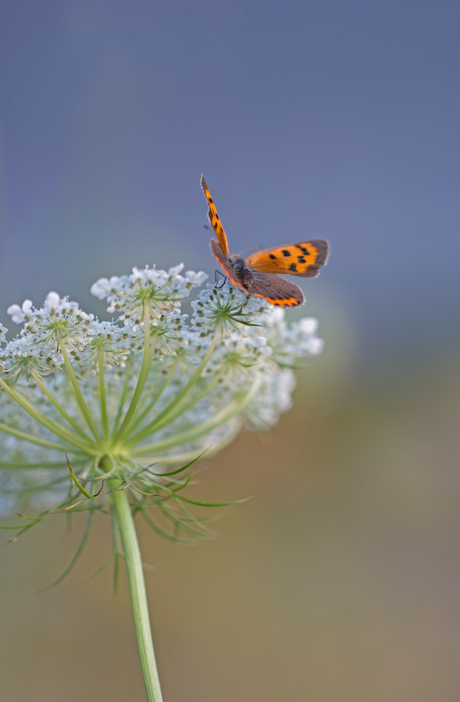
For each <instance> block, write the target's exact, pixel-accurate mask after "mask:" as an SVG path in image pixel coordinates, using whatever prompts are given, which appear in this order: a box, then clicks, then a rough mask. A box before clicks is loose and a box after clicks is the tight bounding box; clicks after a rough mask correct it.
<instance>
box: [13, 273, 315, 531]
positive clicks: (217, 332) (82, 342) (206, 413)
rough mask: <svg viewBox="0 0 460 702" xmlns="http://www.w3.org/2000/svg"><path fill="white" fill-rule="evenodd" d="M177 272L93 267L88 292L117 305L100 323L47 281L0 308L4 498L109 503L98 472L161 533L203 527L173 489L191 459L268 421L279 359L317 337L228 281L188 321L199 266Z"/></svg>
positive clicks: (283, 361) (288, 358)
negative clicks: (100, 272) (95, 275)
mask: <svg viewBox="0 0 460 702" xmlns="http://www.w3.org/2000/svg"><path fill="white" fill-rule="evenodd" d="M182 270H183V266H182V265H179V266H175V267H174V268H170V269H169V271H163V270H157V269H156V268H155V267H152V268H148V267H146V268H144V269H142V270H140V269H137V268H134V269H133V271H132V273H131V275H124V276H113V277H112V278H110V279H107V278H100V279H99V280H98V281H97V282H96V283H94V285H93V286H92V288H91V291H92V293H93V294H94V295H95V296H96V297H98V298H99V299H106V300H107V302H108V305H109V307H108V309H109V311H110V312H112V313H115V314H116V315H117V319H115V320H113V321H110V322H100V321H99V320H98V319H97V318H95V317H94V315H92V314H87V313H86V312H84V311H82V310H81V309H80V308H79V306H78V304H77V303H75V302H70V301H69V300H68V298H66V297H64V298H61V297H60V296H59V295H58V294H57V293H55V292H51V293H49V294H48V296H47V297H46V300H45V302H44V304H43V306H42V307H41V308H38V309H36V308H35V307H34V306H33V305H32V302H31V301H30V300H26V301H25V302H24V303H23V305H22V306H19V305H12V306H11V307H10V308H9V309H8V313H9V314H10V315H11V317H12V320H13V322H15V323H16V324H21V325H22V329H21V332H20V334H19V335H18V336H17V337H16V338H15V339H13V340H12V341H9V342H7V343H5V335H4V332H5V329H4V327H2V326H1V325H0V341H2V344H3V345H2V346H1V347H0V442H1V449H2V466H3V467H4V468H3V469H2V476H3V477H2V478H1V481H2V482H1V483H0V486H2V487H3V491H4V494H5V495H6V497H7V498H8V500H11V499H13V498H14V497H16V498H18V499H19V497H21V496H23V495H24V494H28V495H30V496H33V500H35V504H37V500H38V497H37V495H40V507H41V508H43V506H44V505H45V504H48V505H49V506H50V507H51V511H49V512H47V513H45V516H49V515H51V514H54V513H55V512H56V511H73V510H77V511H81V510H83V509H88V510H90V511H91V510H94V509H96V508H97V509H100V510H101V511H107V512H108V513H109V512H110V504H111V497H110V495H111V491H110V490H107V489H102V488H101V485H103V481H106V480H107V479H108V480H109V481H112V482H111V483H110V484H111V485H112V488H111V489H112V490H113V489H127V490H128V491H129V493H130V495H131V500H132V505H133V509H135V510H137V511H139V512H141V514H143V515H144V516H145V518H146V519H147V520H148V521H149V523H150V524H152V525H154V528H156V529H157V530H159V531H160V532H161V533H163V534H167V531H166V530H165V526H163V525H160V523H159V521H157V518H159V520H160V521H161V519H163V520H169V521H170V522H172V523H173V531H172V534H173V536H171V534H170V536H171V538H176V537H177V533H178V530H179V531H180V530H182V531H185V532H187V533H195V532H196V533H201V534H203V533H204V532H203V529H202V527H201V526H200V523H199V521H197V520H196V518H195V517H192V516H190V513H189V507H188V506H187V505H189V503H190V502H192V503H193V501H191V500H189V499H188V498H185V497H184V495H183V493H182V490H183V488H185V487H186V485H187V484H188V482H189V481H190V478H191V473H190V470H191V466H192V464H194V461H195V460H196V459H197V458H198V457H199V456H200V455H201V454H202V453H203V452H204V451H207V450H209V451H210V452H216V451H218V450H219V449H220V448H221V447H222V446H224V445H225V444H226V443H228V442H229V441H231V440H232V439H233V437H234V436H235V435H236V433H237V432H238V431H239V430H240V428H241V427H242V426H243V425H246V426H249V427H253V428H257V429H262V428H267V427H269V426H271V425H273V424H274V423H275V422H276V421H277V419H278V417H279V415H280V413H282V412H285V411H286V410H287V409H289V407H290V404H291V392H292V390H293V388H294V385H295V377H294V374H293V371H292V369H291V367H292V366H293V365H294V364H296V363H298V361H299V360H301V359H305V358H307V357H309V356H312V355H315V354H317V353H319V352H320V351H321V348H322V342H321V341H320V340H319V339H318V338H317V336H316V328H317V322H316V320H313V319H311V318H305V319H301V320H300V321H298V322H295V323H294V324H291V325H288V324H287V322H286V319H285V314H284V311H283V310H280V309H276V308H274V307H272V306H270V305H269V304H268V303H266V302H265V301H264V300H261V299H259V298H255V297H252V296H247V295H245V294H244V293H243V292H242V291H241V290H239V289H238V288H235V287H232V286H231V285H228V284H227V285H224V286H223V287H222V288H220V289H219V288H217V287H216V286H212V285H207V287H206V288H205V289H204V290H203V291H202V292H200V293H199V295H198V296H197V297H196V299H195V300H193V301H192V310H193V312H192V317H191V320H190V322H188V318H187V315H185V314H183V313H182V312H181V302H182V300H184V299H185V298H186V297H188V295H189V294H190V292H191V290H192V289H193V288H194V287H196V286H198V285H201V284H202V283H203V282H204V280H205V279H206V275H205V274H204V273H200V272H199V273H195V272H193V271H188V272H185V273H183V272H182ZM66 456H68V462H67V458H66ZM175 465H176V466H177V465H179V466H181V467H180V468H174V466H175ZM69 471H70V473H69ZM69 480H70V489H67V486H68V482H69ZM113 481H115V483H113ZM114 484H115V486H118V487H115V488H114V487H113V485H114ZM85 486H86V487H85ZM66 490H67V492H65V491H66ZM82 492H83V495H84V496H85V499H84V500H81V493H82ZM77 497H78V499H77ZM3 504H6V503H3ZM8 504H9V502H8ZM53 505H54V506H53ZM95 505H96V506H95ZM149 505H150V506H152V507H153V508H154V509H155V510H156V512H155V514H156V516H152V515H151V514H150V513H149V512H148V508H149ZM42 518H44V517H43V516H40V517H37V518H36V521H40V520H41V519H42ZM191 520H192V521H191ZM193 520H194V521H193ZM195 535H196V534H195ZM177 538H178V537H177Z"/></svg>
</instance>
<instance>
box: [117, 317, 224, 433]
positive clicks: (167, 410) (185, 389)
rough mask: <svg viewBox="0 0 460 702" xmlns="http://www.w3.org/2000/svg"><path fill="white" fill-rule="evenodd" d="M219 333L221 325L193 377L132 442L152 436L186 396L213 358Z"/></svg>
mask: <svg viewBox="0 0 460 702" xmlns="http://www.w3.org/2000/svg"><path fill="white" fill-rule="evenodd" d="M219 335H220V327H218V328H217V329H216V331H215V332H214V336H213V339H212V341H211V344H210V346H209V349H208V350H207V351H206V353H205V355H204V357H203V360H202V361H201V363H200V365H199V366H198V368H197V369H196V371H195V372H194V374H193V375H192V377H191V378H190V380H189V381H188V383H187V384H186V385H184V387H183V388H182V390H181V391H180V392H178V393H177V395H176V397H175V398H174V400H173V401H172V402H170V403H169V405H168V406H167V407H165V409H164V410H163V411H162V412H160V414H159V415H158V416H157V417H155V419H154V420H152V421H151V422H150V423H149V424H147V426H145V427H144V428H143V429H142V430H141V431H140V432H139V434H136V435H135V436H133V437H132V438H131V440H130V442H129V443H130V444H132V443H137V442H138V441H140V440H142V439H139V438H138V437H140V436H142V437H143V438H147V436H150V434H151V433H152V432H153V431H154V430H155V429H156V426H157V424H160V422H161V423H162V424H163V420H164V419H166V417H168V416H169V415H170V413H171V412H172V411H173V409H174V408H175V407H176V405H178V404H179V402H180V401H181V400H182V398H184V397H185V396H186V395H187V393H188V392H189V391H190V390H191V389H192V387H193V386H194V385H195V383H196V382H197V381H198V379H199V378H200V376H201V374H202V372H203V371H204V369H205V367H206V365H207V363H208V361H209V359H210V358H211V356H212V354H213V352H214V349H215V348H216V344H217V340H218V338H219Z"/></svg>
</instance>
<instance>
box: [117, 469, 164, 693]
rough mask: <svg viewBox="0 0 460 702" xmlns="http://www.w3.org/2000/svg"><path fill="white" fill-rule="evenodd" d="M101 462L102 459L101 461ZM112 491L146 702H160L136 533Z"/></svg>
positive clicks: (122, 496) (123, 502) (123, 501)
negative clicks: (126, 573)
mask: <svg viewBox="0 0 460 702" xmlns="http://www.w3.org/2000/svg"><path fill="white" fill-rule="evenodd" d="M103 460H104V459H103ZM109 484H110V487H111V489H112V490H113V492H112V493H111V494H112V504H113V506H114V509H115V514H116V518H117V522H118V527H119V529H120V534H121V539H122V542H123V550H124V555H125V561H126V570H127V572H128V581H129V591H130V593H131V606H132V610H133V619H134V629H135V632H136V639H137V647H138V651H139V658H140V663H141V668H142V675H143V676H144V684H145V691H146V693H147V700H148V702H162V699H163V698H162V696H161V689H160V680H159V677H158V670H157V666H156V662H155V653H154V650H153V643H152V634H151V631H150V621H149V611H148V606H147V596H146V592H145V584H144V574H143V570H142V560H141V554H140V551H139V544H138V542H137V535H136V529H135V527H134V520H133V517H132V514H131V507H130V504H129V501H128V496H127V494H126V491H125V490H119V489H118V488H119V487H120V485H121V484H122V483H121V482H120V481H119V480H117V479H116V478H112V479H111V480H110V481H109Z"/></svg>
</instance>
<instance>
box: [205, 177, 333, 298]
mask: <svg viewBox="0 0 460 702" xmlns="http://www.w3.org/2000/svg"><path fill="white" fill-rule="evenodd" d="M201 187H202V188H203V192H204V196H205V198H206V200H207V201H208V205H209V208H208V219H209V222H210V224H211V226H212V228H213V230H214V232H215V234H216V236H217V239H218V241H216V240H215V239H211V242H210V246H211V251H212V253H213V255H214V257H215V258H216V259H217V261H218V263H219V264H220V265H221V266H222V268H223V269H224V271H225V275H226V276H227V278H229V279H230V280H231V281H232V283H234V284H235V285H238V287H240V288H241V289H242V290H244V292H245V293H248V294H251V295H256V297H263V298H264V300H267V302H269V303H270V304H271V305H279V306H280V307H297V305H302V304H303V303H304V302H305V297H304V294H303V292H302V290H301V289H300V288H299V286H298V285H296V284H295V283H291V281H290V280H286V278H282V277H281V276H280V275H278V273H288V274H289V275H297V276H299V277H300V278H315V277H316V276H317V275H318V273H319V269H320V268H321V266H324V265H325V264H326V263H327V259H328V256H329V242H327V241H323V240H321V239H314V240H312V241H299V242H297V243H296V244H287V245H286V246H274V247H273V248H271V249H263V250H262V251H257V253H254V254H252V255H251V256H248V257H247V258H244V259H243V258H240V257H239V256H230V251H229V248H228V242H227V237H226V235H225V232H224V228H223V226H222V224H221V222H220V219H219V215H218V214H217V210H216V206H215V204H214V202H213V199H212V197H211V193H210V192H209V189H208V186H207V185H206V181H205V179H204V177H203V176H201Z"/></svg>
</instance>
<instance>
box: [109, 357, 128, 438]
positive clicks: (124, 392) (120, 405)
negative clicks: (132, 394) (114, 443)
mask: <svg viewBox="0 0 460 702" xmlns="http://www.w3.org/2000/svg"><path fill="white" fill-rule="evenodd" d="M131 364H132V359H131V358H128V360H127V361H126V372H125V382H124V383H123V390H122V393H121V397H120V402H119V403H118V410H117V416H116V417H115V421H114V423H113V429H112V434H114V435H115V432H116V431H117V429H118V425H119V424H120V419H121V415H122V412H123V407H124V404H125V400H126V395H127V394H128V386H129V378H130V376H131Z"/></svg>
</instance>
